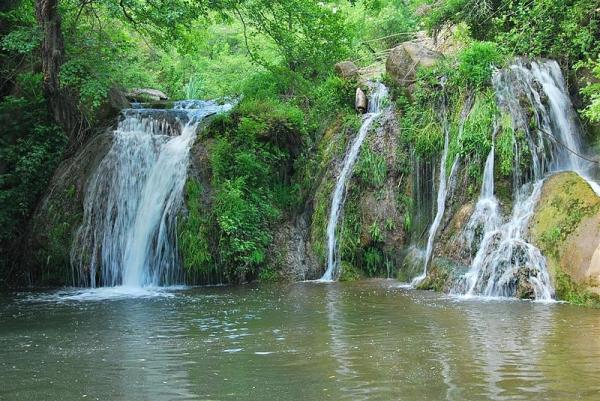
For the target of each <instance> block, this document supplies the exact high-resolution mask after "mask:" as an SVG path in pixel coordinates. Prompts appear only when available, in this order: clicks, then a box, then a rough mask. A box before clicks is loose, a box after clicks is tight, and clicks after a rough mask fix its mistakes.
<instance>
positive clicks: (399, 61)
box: [385, 41, 443, 85]
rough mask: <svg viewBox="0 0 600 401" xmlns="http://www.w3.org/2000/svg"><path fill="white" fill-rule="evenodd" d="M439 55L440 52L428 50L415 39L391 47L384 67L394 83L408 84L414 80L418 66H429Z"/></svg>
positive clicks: (440, 55)
mask: <svg viewBox="0 0 600 401" xmlns="http://www.w3.org/2000/svg"><path fill="white" fill-rule="evenodd" d="M441 57H443V56H442V54H441V53H438V52H435V51H433V50H430V49H428V48H426V47H425V46H423V45H422V44H420V43H418V42H416V41H411V42H404V43H402V44H400V45H399V46H396V47H394V48H393V49H392V51H391V52H390V55H389V56H388V59H387V61H386V63H385V68H386V71H387V73H388V74H389V75H390V77H391V78H392V79H393V80H394V81H396V83H398V84H400V85H409V84H410V83H412V82H414V80H415V71H416V69H417V68H418V67H431V66H433V65H434V64H435V63H436V62H437V61H438V60H439V59H440V58H441Z"/></svg>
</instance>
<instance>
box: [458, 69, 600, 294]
mask: <svg viewBox="0 0 600 401" xmlns="http://www.w3.org/2000/svg"><path fill="white" fill-rule="evenodd" d="M493 84H494V88H495V90H496V94H497V100H498V103H499V105H500V107H501V108H503V109H504V110H505V111H507V112H508V113H509V114H510V116H511V120H512V125H513V130H514V132H515V133H516V132H522V133H524V134H525V135H524V142H525V143H521V140H519V139H518V138H517V136H516V135H515V136H514V137H513V148H514V153H515V160H514V161H513V187H514V188H517V190H516V195H515V197H514V202H513V211H512V214H511V216H510V219H509V220H508V221H507V222H506V223H504V224H502V225H501V226H498V221H499V219H500V217H499V214H496V216H492V214H494V213H496V212H497V206H496V205H497V200H496V199H495V197H494V196H493V186H492V187H491V191H490V186H489V183H488V180H490V179H491V177H493V175H489V174H491V173H490V172H491V171H492V170H493V156H492V155H493V153H491V154H490V157H491V158H492V159H491V161H490V157H488V161H487V163H486V170H487V173H488V174H484V175H485V177H484V183H483V187H482V194H481V197H480V201H479V202H478V206H477V207H476V211H475V213H474V215H473V217H472V219H471V220H472V221H475V223H474V224H471V223H469V225H468V226H467V233H466V236H467V238H469V236H470V237H471V239H472V238H473V237H474V234H473V232H474V228H475V226H477V225H478V224H479V226H480V223H477V221H476V220H477V219H478V217H477V216H478V215H481V210H479V209H480V207H479V206H480V205H479V204H480V202H482V201H483V200H484V199H487V201H486V202H487V203H488V204H490V205H491V206H488V208H487V210H488V213H489V214H488V216H487V218H488V219H491V220H490V223H489V224H487V226H486V227H485V228H484V230H483V239H482V240H481V243H480V244H479V249H478V251H477V254H476V255H475V258H474V259H473V262H472V263H471V267H470V270H469V272H468V273H467V274H466V275H465V277H464V283H460V285H461V286H462V287H463V288H461V289H460V290H459V291H458V292H461V293H464V294H466V295H483V296H495V297H497V296H500V297H514V296H519V297H528V298H530V297H533V298H535V299H538V300H549V299H552V298H553V297H554V289H553V287H552V285H551V282H550V277H549V275H548V270H547V266H546V260H545V258H544V256H543V255H542V254H541V252H540V251H539V249H537V248H536V247H535V246H533V245H532V244H530V243H528V242H527V240H526V236H527V227H528V223H529V220H530V218H531V216H532V215H533V212H534V210H535V205H536V203H537V200H538V198H539V196H540V193H541V188H542V184H543V179H544V177H545V176H546V175H547V174H550V173H553V172H556V171H560V170H573V171H576V172H578V173H579V174H580V175H581V176H582V177H584V178H586V179H587V181H588V182H589V183H590V185H591V186H592V188H594V190H595V191H596V192H598V185H597V184H596V183H595V182H593V181H591V179H589V178H588V177H590V176H591V174H592V172H593V171H592V170H593V163H591V162H589V161H588V160H587V159H585V158H584V157H583V156H582V155H583V152H582V146H581V129H580V127H579V124H578V120H577V114H576V113H575V110H574V109H573V106H572V104H571V102H570V100H569V97H568V94H567V93H568V92H567V91H566V86H565V83H564V79H563V77H562V74H561V72H560V68H559V66H558V64H557V63H556V62H555V61H551V60H548V61H539V62H538V61H532V62H529V63H527V62H526V61H524V60H517V61H516V63H515V64H514V65H512V66H511V67H509V68H508V69H506V70H503V71H500V72H498V73H497V74H496V75H495V76H494V78H493ZM524 145H525V146H526V147H524ZM525 149H528V150H529V154H530V157H531V163H530V168H529V169H527V170H526V171H522V168H521V166H522V161H521V159H520V155H521V153H522V152H523V150H525ZM492 152H493V149H492ZM489 164H491V166H488V165H489ZM490 182H491V183H492V184H493V180H492V181H490ZM490 202H491V203H490ZM483 206H484V205H483V204H482V206H481V208H483ZM469 230H470V231H471V233H469Z"/></svg>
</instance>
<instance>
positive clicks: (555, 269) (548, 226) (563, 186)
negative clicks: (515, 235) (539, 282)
mask: <svg viewBox="0 0 600 401" xmlns="http://www.w3.org/2000/svg"><path fill="white" fill-rule="evenodd" d="M599 211H600V199H599V198H598V197H597V196H596V195H595V193H594V192H593V191H592V189H591V188H590V187H589V185H588V184H587V183H586V182H585V181H584V180H583V179H582V178H581V177H579V176H578V175H577V174H575V173H560V174H557V175H555V176H553V177H550V178H548V180H547V181H546V183H545V184H544V188H543V192H542V196H541V199H540V201H539V202H538V205H537V208H536V213H535V215H534V218H533V219H532V223H531V227H530V234H531V236H532V241H533V243H535V244H536V245H537V246H538V247H539V248H540V250H541V251H542V252H543V254H544V255H546V256H547V259H548V264H549V267H550V273H551V275H552V279H553V283H554V286H555V289H556V296H557V298H558V299H561V300H564V301H567V302H571V303H574V304H577V305H586V306H595V307H596V306H600V297H599V296H598V295H596V294H594V293H592V292H590V291H589V290H588V289H587V287H586V285H585V283H576V282H574V281H573V280H572V278H571V276H570V275H569V274H570V272H569V269H570V266H569V264H568V263H566V261H564V260H563V254H564V252H565V250H566V249H565V247H568V246H569V244H570V242H569V241H570V239H569V238H570V236H571V234H573V233H574V232H575V230H576V229H577V228H578V227H579V226H580V225H581V222H582V221H583V220H584V219H586V218H588V217H591V216H594V215H595V214H596V213H598V212H599Z"/></svg>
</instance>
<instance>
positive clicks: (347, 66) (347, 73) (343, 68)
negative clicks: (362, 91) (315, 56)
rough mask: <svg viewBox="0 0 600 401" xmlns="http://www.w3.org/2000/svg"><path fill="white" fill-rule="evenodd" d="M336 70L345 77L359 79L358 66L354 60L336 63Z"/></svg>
mask: <svg viewBox="0 0 600 401" xmlns="http://www.w3.org/2000/svg"><path fill="white" fill-rule="evenodd" d="M335 72H336V74H338V75H339V76H340V77H342V78H344V79H357V78H358V75H359V72H358V67H357V66H356V64H354V63H353V62H352V61H341V62H339V63H337V64H336V65H335Z"/></svg>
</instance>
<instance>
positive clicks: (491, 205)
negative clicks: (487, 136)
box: [464, 145, 502, 250]
mask: <svg viewBox="0 0 600 401" xmlns="http://www.w3.org/2000/svg"><path fill="white" fill-rule="evenodd" d="M501 223H502V216H501V215H500V205H499V204H498V199H496V196H495V195H494V145H492V149H491V150H490V153H489V154H488V157H487V159H486V161H485V168H484V170H483V183H482V185H481V193H480V195H479V199H478V200H477V204H476V205H475V210H474V211H473V214H472V215H471V218H470V219H469V222H468V223H467V226H466V228H465V230H464V237H465V238H464V239H465V243H466V245H467V248H468V249H469V250H471V249H473V246H474V245H475V244H474V242H475V240H476V239H477V238H476V237H480V238H481V239H482V238H485V236H486V234H488V233H490V232H492V231H494V230H496V229H498V227H499V226H500V224H501ZM477 245H479V244H477Z"/></svg>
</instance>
